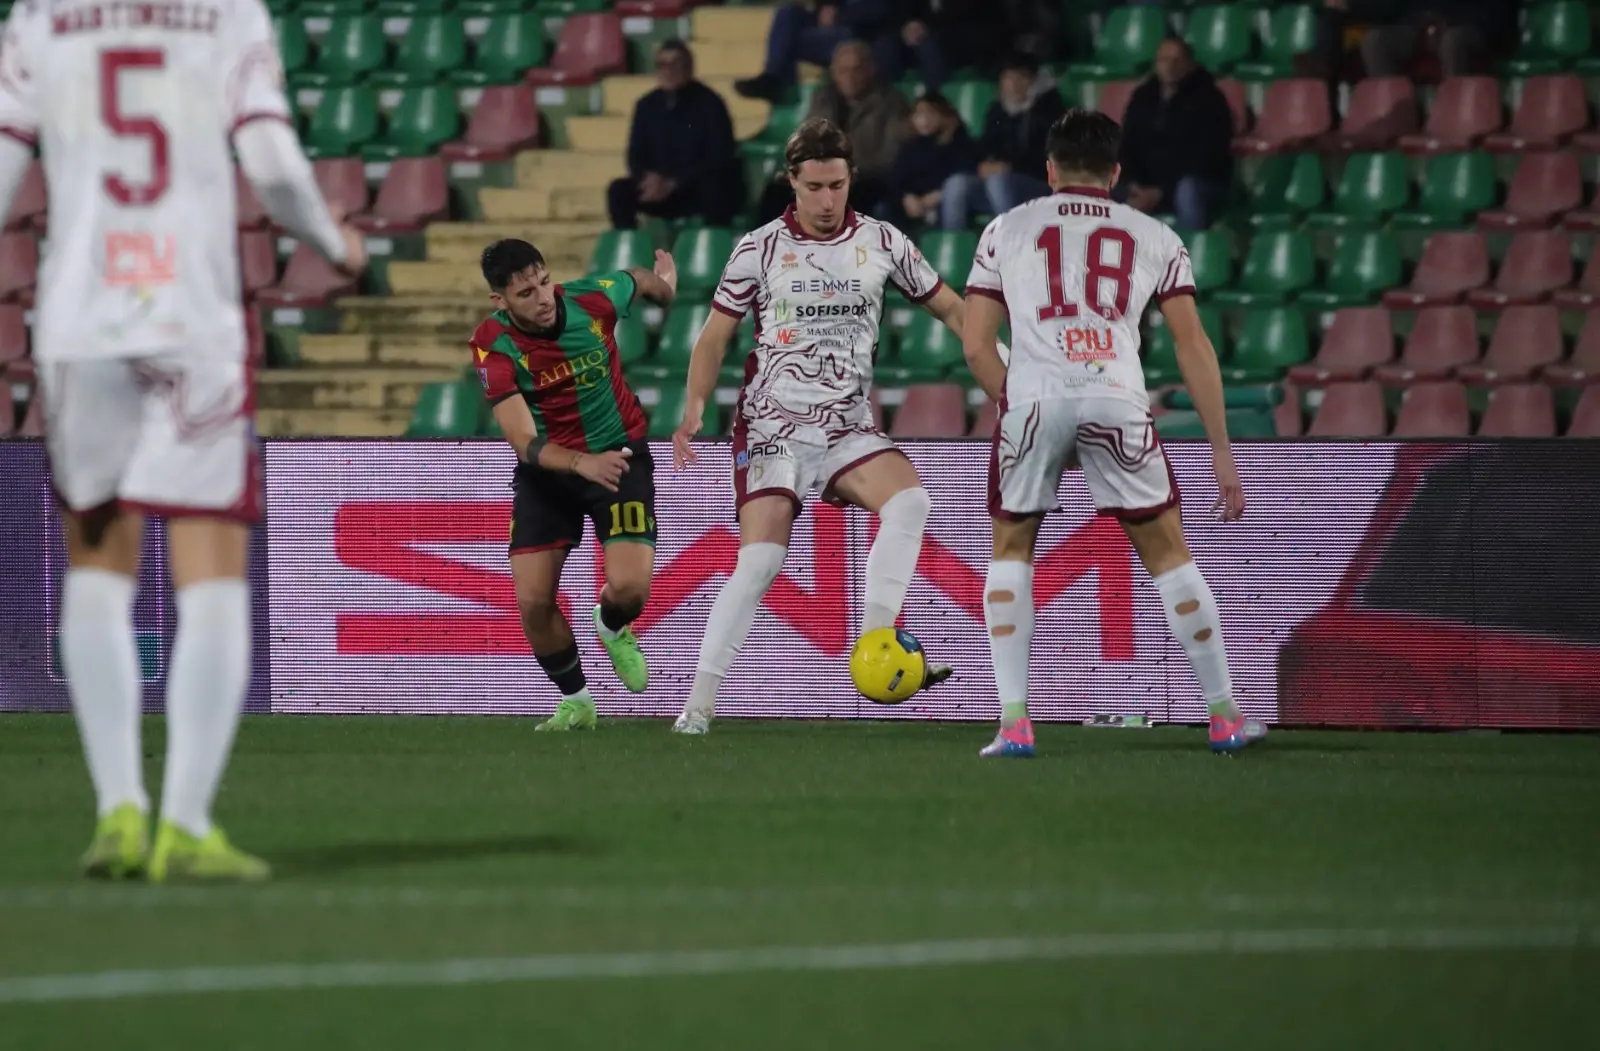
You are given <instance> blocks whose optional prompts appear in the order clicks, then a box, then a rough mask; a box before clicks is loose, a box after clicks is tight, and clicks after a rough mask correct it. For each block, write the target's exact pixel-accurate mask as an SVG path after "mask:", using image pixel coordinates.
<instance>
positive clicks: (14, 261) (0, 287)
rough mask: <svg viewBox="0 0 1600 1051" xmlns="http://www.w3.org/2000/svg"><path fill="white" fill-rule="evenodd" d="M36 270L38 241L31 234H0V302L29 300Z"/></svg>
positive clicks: (37, 266) (37, 268) (24, 301)
mask: <svg viewBox="0 0 1600 1051" xmlns="http://www.w3.org/2000/svg"><path fill="white" fill-rule="evenodd" d="M38 270H39V243H38V242H37V241H35V240H34V239H33V235H32V234H30V233H8V234H0V303H9V302H23V303H26V302H28V301H30V299H31V297H32V295H33V285H34V281H35V279H36V277H37V275H38Z"/></svg>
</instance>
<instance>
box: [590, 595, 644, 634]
mask: <svg viewBox="0 0 1600 1051" xmlns="http://www.w3.org/2000/svg"><path fill="white" fill-rule="evenodd" d="M639 613H640V611H639V610H637V609H634V608H633V607H632V606H617V605H613V604H612V603H610V602H607V601H606V600H605V599H601V600H600V625H601V626H602V627H604V628H605V629H606V630H607V631H609V632H611V634H613V635H615V634H616V633H617V632H619V631H621V630H622V629H623V628H626V627H627V626H628V625H629V624H632V623H633V622H634V621H635V620H637V619H638V617H639Z"/></svg>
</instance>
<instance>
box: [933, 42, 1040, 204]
mask: <svg viewBox="0 0 1600 1051" xmlns="http://www.w3.org/2000/svg"><path fill="white" fill-rule="evenodd" d="M1066 109H1067V107H1066V104H1065V103H1064V102H1062V101H1061V92H1060V91H1058V90H1056V84H1055V81H1054V80H1052V79H1051V78H1050V77H1049V76H1047V75H1044V74H1041V73H1040V71H1039V63H1038V60H1037V59H1034V58H1033V57H1032V56H1030V55H1013V56H1011V57H1010V58H1008V59H1006V61H1005V63H1004V64H1003V65H1002V67H1001V70H1000V92H999V95H998V96H997V97H996V98H995V100H994V102H993V103H991V104H990V106H989V112H988V115H987V116H986V117H985V118H984V122H983V137H982V138H981V139H980V140H979V141H978V152H979V153H980V154H981V155H982V156H983V160H982V161H981V162H980V163H979V164H978V169H977V171H976V172H975V173H974V172H965V173H962V174H960V175H952V176H951V177H950V178H949V179H948V180H947V181H946V182H945V185H944V190H943V191H942V195H941V201H940V205H939V211H940V225H941V226H943V227H944V228H945V229H947V230H963V229H966V226H967V222H968V220H969V219H970V218H971V216H972V215H973V214H974V213H977V212H988V213H990V214H992V215H999V214H1001V213H1002V212H1008V211H1010V210H1011V209H1013V208H1015V207H1016V206H1017V205H1019V204H1024V203H1026V202H1028V201H1031V200H1033V199H1034V198H1035V197H1043V196H1044V195H1045V194H1047V193H1049V192H1050V184H1049V183H1048V182H1046V181H1045V171H1044V160H1045V152H1046V146H1045V142H1046V139H1048V137H1049V134H1050V125H1052V124H1054V123H1055V121H1056V118H1057V117H1059V116H1061V114H1063V113H1065V112H1066Z"/></svg>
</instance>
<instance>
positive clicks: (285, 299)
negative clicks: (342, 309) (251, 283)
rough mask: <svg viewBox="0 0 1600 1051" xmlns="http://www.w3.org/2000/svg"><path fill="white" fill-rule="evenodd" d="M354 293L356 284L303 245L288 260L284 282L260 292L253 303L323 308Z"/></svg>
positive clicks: (271, 305)
mask: <svg viewBox="0 0 1600 1051" xmlns="http://www.w3.org/2000/svg"><path fill="white" fill-rule="evenodd" d="M355 290H356V282H355V281H353V280H351V279H350V278H348V277H346V276H345V275H344V274H342V273H340V272H339V271H338V270H337V269H335V268H334V266H333V264H332V263H329V262H328V261H327V260H326V259H323V258H322V257H321V256H320V255H318V254H317V253H316V250H315V249H314V248H312V247H311V246H310V245H307V244H303V245H301V246H300V247H298V248H296V249H295V250H294V255H292V256H290V257H289V265H288V266H286V267H284V269H283V279H282V280H281V281H279V282H278V283H277V285H275V286H274V287H272V288H267V289H263V290H262V291H261V293H260V294H259V295H258V296H257V297H256V301H257V302H259V303H261V304H262V305H263V306H268V307H317V306H326V305H327V304H328V303H330V302H331V301H333V300H334V299H337V298H338V297H340V296H346V295H350V294H351V293H353V292H355Z"/></svg>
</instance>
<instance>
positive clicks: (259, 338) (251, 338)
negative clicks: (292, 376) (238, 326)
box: [244, 306, 267, 369]
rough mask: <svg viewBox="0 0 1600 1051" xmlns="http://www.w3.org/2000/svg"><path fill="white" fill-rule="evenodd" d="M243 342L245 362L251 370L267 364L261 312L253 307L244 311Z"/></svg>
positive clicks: (265, 337)
mask: <svg viewBox="0 0 1600 1051" xmlns="http://www.w3.org/2000/svg"><path fill="white" fill-rule="evenodd" d="M244 342H245V355H246V360H248V361H249V362H250V365H251V366H252V367H253V368H257V369H260V368H265V367H266V364H267V332H266V329H265V328H263V327H262V325H261V311H259V310H257V309H256V308H255V307H253V306H249V307H245V310H244Z"/></svg>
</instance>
